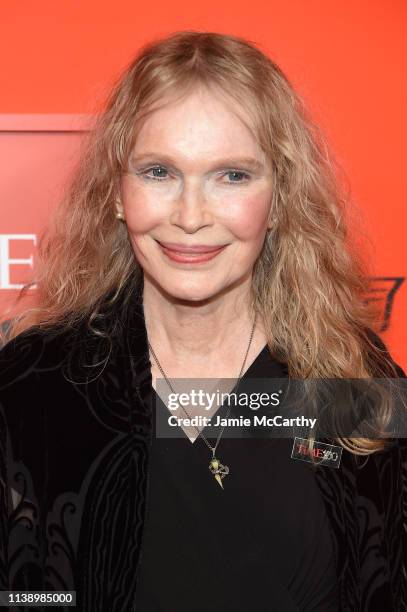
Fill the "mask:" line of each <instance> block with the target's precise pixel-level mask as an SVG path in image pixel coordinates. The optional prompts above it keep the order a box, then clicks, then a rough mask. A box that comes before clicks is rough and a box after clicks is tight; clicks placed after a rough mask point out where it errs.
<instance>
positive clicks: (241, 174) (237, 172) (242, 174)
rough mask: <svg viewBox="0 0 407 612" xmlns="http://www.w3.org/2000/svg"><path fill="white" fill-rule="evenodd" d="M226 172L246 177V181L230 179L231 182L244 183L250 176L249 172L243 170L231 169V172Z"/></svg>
mask: <svg viewBox="0 0 407 612" xmlns="http://www.w3.org/2000/svg"><path fill="white" fill-rule="evenodd" d="M226 174H234V175H235V176H236V175H237V176H240V177H245V180H244V181H230V182H231V183H244V182H246V180H247V179H249V178H250V176H249V175H248V174H247V172H242V171H241V170H229V172H227V173H226Z"/></svg>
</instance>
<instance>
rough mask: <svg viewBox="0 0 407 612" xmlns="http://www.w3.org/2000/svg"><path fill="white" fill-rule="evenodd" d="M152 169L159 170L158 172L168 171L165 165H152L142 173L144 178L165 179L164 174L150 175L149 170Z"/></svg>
mask: <svg viewBox="0 0 407 612" xmlns="http://www.w3.org/2000/svg"><path fill="white" fill-rule="evenodd" d="M151 171H153V172H154V171H157V172H163V171H164V172H168V170H167V169H166V168H164V167H163V166H152V167H151V168H147V170H144V171H143V172H142V173H141V174H142V176H143V177H144V178H146V179H147V180H151V179H152V180H154V181H162V180H164V178H165V177H163V176H148V172H151Z"/></svg>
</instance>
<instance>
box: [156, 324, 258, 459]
mask: <svg viewBox="0 0 407 612" xmlns="http://www.w3.org/2000/svg"><path fill="white" fill-rule="evenodd" d="M256 319H257V313H255V316H254V321H253V326H252V331H251V334H250V339H249V344H248V346H247V350H246V354H245V356H244V360H243V364H242V367H241V369H240V373H239V376H238V379H237V383H236V384H235V386H234V389H235V388H236V386H237V385H239V383H240V380H241V378H242V373H243V369H244V366H245V363H246V359H247V355H248V354H249V350H250V346H251V344H252V339H253V334H254V329H255V327H256ZM148 346H149V347H150V351H151V354H152V355H153V357H154V360H155V362H156V364H157V366H158V369H159V370H160V372H161V374H162V375H163V377H164V378H165V380H166V382H167V384H168V386H169V387H170V389H171V391H172V392H173V393H175V390H174V387H173V386H172V384H171V383H170V381H169V380H168V377H167V375H166V374H165V372H164V370H163V368H162V366H161V364H160V362H159V361H158V358H157V355H156V354H155V352H154V350H153V347H152V346H151V344H150V341H148ZM181 408H182V409H183V411H184V412H185V414H186V415H187V417H189V418H190V415H189V414H188V412H187V411H186V410H185V408H184V407H183V406H181ZM231 408H232V407H231V406H230V407H229V410H228V412H227V414H226V418H227V417H228V416H229V413H230V411H231ZM194 427H195V429H196V431H197V432H198V437H199V436H200V437H201V438H202V440H203V441H204V442H205V444H206V446H207V447H208V448H209V450H210V451H211V452H212V456H213V457H215V451H216V448H217V446H218V444H219V441H220V439H221V437H222V434H223V430H224V429H225V425H223V427H222V429H221V431H220V433H219V435H218V437H217V439H216V444H215V446H211V445H210V444H209V442H208V440H207V439H206V438H205V436H204V435H203V434H202V432H201V431H200V430H199V429H198V427H196V426H194Z"/></svg>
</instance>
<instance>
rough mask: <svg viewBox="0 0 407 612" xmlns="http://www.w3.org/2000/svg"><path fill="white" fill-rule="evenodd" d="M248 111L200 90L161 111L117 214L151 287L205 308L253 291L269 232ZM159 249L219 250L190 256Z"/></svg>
mask: <svg viewBox="0 0 407 612" xmlns="http://www.w3.org/2000/svg"><path fill="white" fill-rule="evenodd" d="M234 110H235V111H236V112H234ZM242 112H244V111H243V110H242V109H241V108H240V107H236V106H234V105H233V103H232V102H229V101H227V102H225V101H224V100H223V98H221V97H219V96H215V95H214V93H212V92H210V91H208V90H207V89H204V88H200V89H197V90H194V92H193V93H192V94H189V95H188V96H187V97H185V98H183V99H182V101H176V102H171V103H170V104H168V105H166V106H165V107H163V108H160V109H158V110H156V111H154V112H153V113H152V114H151V115H149V116H148V118H147V119H146V120H145V122H144V124H143V125H142V127H141V130H140V132H139V135H138V137H137V141H136V144H135V147H134V149H133V152H132V154H131V156H130V160H129V167H128V172H127V173H126V174H124V176H123V181H122V208H119V210H122V211H123V212H124V216H125V220H126V223H127V227H128V231H129V236H130V239H131V243H132V246H133V249H134V252H135V255H136V258H137V260H138V262H139V264H140V265H141V266H142V268H143V270H144V276H145V282H146V278H147V280H148V279H151V280H152V281H153V282H155V283H157V284H158V285H159V286H160V287H161V289H163V290H165V292H167V294H169V295H170V296H172V297H173V298H177V299H180V300H193V301H198V300H204V299H208V298H212V297H214V296H216V295H217V294H219V293H220V292H224V291H227V289H228V288H232V286H233V287H237V286H239V285H241V284H242V283H244V282H246V283H247V282H248V281H249V282H250V277H251V274H252V269H253V265H254V263H255V261H256V259H257V257H258V256H259V254H260V251H261V249H262V246H263V242H264V238H265V235H266V231H267V228H268V227H270V225H268V224H267V220H268V215H269V210H270V203H271V194H272V184H271V168H270V166H269V164H267V162H266V160H265V157H264V155H263V152H262V150H261V149H260V147H259V145H258V144H257V141H256V139H255V138H254V136H253V135H252V133H251V131H250V130H249V128H248V127H247V126H246V125H245V123H244V122H243V121H242V120H241V119H240V118H239V117H238V115H237V114H236V113H242ZM243 116H244V115H243ZM245 119H246V120H248V118H247V117H245ZM160 243H161V244H163V243H173V244H175V245H176V247H175V248H176V249H179V251H182V249H183V248H186V247H196V246H201V247H202V251H205V249H206V250H207V249H209V248H213V247H222V248H221V250H219V251H217V253H216V252H213V253H212V254H211V255H208V253H207V252H201V253H200V254H195V255H191V253H189V254H186V253H185V252H184V253H182V252H179V251H178V252H177V251H174V250H166V249H165V248H163V247H162V246H160Z"/></svg>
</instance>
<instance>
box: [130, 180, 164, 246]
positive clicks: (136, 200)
mask: <svg viewBox="0 0 407 612" xmlns="http://www.w3.org/2000/svg"><path fill="white" fill-rule="evenodd" d="M123 207H124V214H125V217H126V224H127V228H128V230H129V232H130V233H131V234H132V235H138V234H144V233H146V232H148V231H150V230H151V229H152V228H153V227H154V226H155V225H156V223H157V222H158V220H159V218H160V207H159V206H157V205H156V206H154V203H153V202H151V197H148V196H147V195H146V194H145V193H144V192H143V191H142V190H135V189H133V190H132V191H131V192H130V193H124V194H123Z"/></svg>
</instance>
